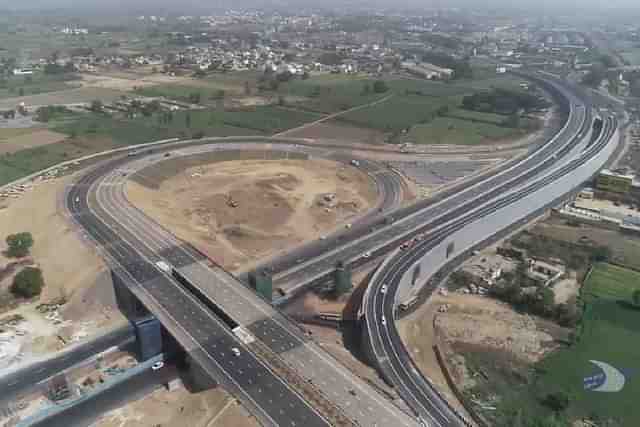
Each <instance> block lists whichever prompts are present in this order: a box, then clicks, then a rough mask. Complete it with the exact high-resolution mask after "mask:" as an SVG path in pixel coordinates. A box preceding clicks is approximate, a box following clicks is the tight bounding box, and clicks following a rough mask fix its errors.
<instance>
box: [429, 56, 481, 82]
mask: <svg viewBox="0 0 640 427" xmlns="http://www.w3.org/2000/svg"><path fill="white" fill-rule="evenodd" d="M422 60H423V61H424V62H428V63H430V64H433V65H437V66H438V67H443V68H450V69H452V70H453V78H454V79H470V78H473V69H472V68H471V64H470V63H469V60H467V59H456V58H454V57H453V56H451V55H447V54H445V53H438V52H429V53H426V54H424V55H422Z"/></svg>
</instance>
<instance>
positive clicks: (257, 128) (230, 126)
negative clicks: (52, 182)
mask: <svg viewBox="0 0 640 427" xmlns="http://www.w3.org/2000/svg"><path fill="white" fill-rule="evenodd" d="M187 116H188V117H189V119H187ZM318 118H319V116H318V115H317V114H313V113H308V112H301V111H289V110H285V109H281V108H278V107H270V106H265V107H255V108H252V109H250V110H243V111H221V112H217V111H209V110H195V111H190V112H186V111H180V112H177V113H174V115H173V120H172V122H171V123H162V122H159V121H158V117H150V118H145V117H142V118H137V119H131V120H129V119H117V118H112V117H109V116H106V115H101V114H93V113H87V114H79V115H74V116H73V117H71V118H68V119H66V120H64V121H61V122H58V123H51V127H52V130H53V131H55V133H58V134H65V135H69V138H68V139H66V140H64V141H63V142H58V143H55V144H49V145H43V146H38V147H33V148H28V149H23V150H20V151H17V152H13V153H7V154H4V155H0V185H1V184H6V183H8V182H11V181H13V180H15V179H18V178H21V177H23V176H26V175H28V174H30V173H33V172H36V171H39V170H41V169H44V168H47V167H49V166H53V165H55V164H57V163H60V162H63V161H66V160H72V159H74V158H78V157H82V156H85V155H89V154H93V153H98V152H101V151H105V150H109V149H113V148H118V147H124V146H128V145H135V144H142V143H145V142H152V141H158V140H161V139H167V138H186V137H192V136H194V135H197V136H202V137H204V136H245V135H246V136H251V135H269V134H274V133H277V132H280V131H283V130H286V129H289V128H292V127H297V126H300V125H302V124H303V123H306V122H309V121H313V120H316V119H318ZM1 145H2V144H1V143H0V147H1Z"/></svg>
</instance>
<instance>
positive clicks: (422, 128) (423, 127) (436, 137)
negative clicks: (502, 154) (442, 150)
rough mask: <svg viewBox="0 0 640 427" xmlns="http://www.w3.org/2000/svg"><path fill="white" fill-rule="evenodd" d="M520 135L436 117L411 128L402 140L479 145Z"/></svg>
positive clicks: (497, 126) (499, 127)
mask: <svg viewBox="0 0 640 427" xmlns="http://www.w3.org/2000/svg"><path fill="white" fill-rule="evenodd" d="M521 133H522V131H521V130H518V129H513V128H507V127H503V126H500V125H497V124H491V123H486V122H473V121H470V120H463V119H458V118H455V117H436V118H435V119H433V120H432V121H431V122H429V123H425V124H419V125H416V126H413V127H412V128H411V130H410V131H409V132H408V133H407V136H406V137H405V138H403V139H404V140H405V141H407V142H409V141H410V142H412V143H415V144H457V145H479V144H488V143H496V142H500V140H504V139H506V138H509V137H514V136H516V135H520V134H521Z"/></svg>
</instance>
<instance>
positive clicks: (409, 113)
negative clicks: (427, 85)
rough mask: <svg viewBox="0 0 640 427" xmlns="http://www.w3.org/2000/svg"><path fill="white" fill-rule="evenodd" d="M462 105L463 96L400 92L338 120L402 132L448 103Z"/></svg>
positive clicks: (450, 105) (431, 115) (342, 116)
mask: <svg viewBox="0 0 640 427" xmlns="http://www.w3.org/2000/svg"><path fill="white" fill-rule="evenodd" d="M458 104H460V98H459V97H432V96H422V95H404V94H398V95H394V96H393V97H392V98H390V99H389V100H387V101H385V102H382V103H380V104H376V105H373V106H370V107H365V108H362V109H359V110H355V111H351V112H348V113H346V114H344V115H341V116H339V117H338V118H337V119H336V120H338V121H340V122H345V123H349V124H353V125H356V126H362V127H369V128H374V129H379V130H383V131H387V132H399V131H401V130H403V129H408V128H410V127H411V126H413V125H415V124H420V123H427V122H429V121H431V120H432V119H433V116H434V114H435V111H436V110H437V109H438V108H440V107H442V106H444V105H447V106H449V107H450V108H454V107H456V106H457V105H458Z"/></svg>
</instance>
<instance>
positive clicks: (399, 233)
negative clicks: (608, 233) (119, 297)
mask: <svg viewBox="0 0 640 427" xmlns="http://www.w3.org/2000/svg"><path fill="white" fill-rule="evenodd" d="M533 79H534V80H535V79H537V81H539V82H540V84H541V85H543V86H545V87H546V88H547V90H548V91H549V92H551V93H553V94H554V96H555V97H556V99H558V100H559V102H560V103H561V104H562V105H564V106H565V107H566V109H567V111H568V118H567V121H566V123H565V126H564V127H563V128H562V129H561V130H560V131H559V132H558V133H557V134H556V135H555V136H554V137H553V138H552V139H551V140H549V141H548V142H546V143H545V144H543V145H541V146H539V147H536V148H535V149H533V150H531V152H529V153H528V155H526V156H525V157H523V158H519V159H515V160H512V161H510V162H508V163H506V164H504V165H502V166H501V167H500V168H499V169H498V170H497V171H494V173H493V174H492V175H491V176H489V175H482V176H479V177H477V178H475V179H474V180H472V181H471V182H470V183H465V184H464V185H462V186H459V187H456V188H455V189H452V190H450V191H449V192H445V193H443V194H441V195H440V196H439V197H438V198H437V199H435V200H430V201H427V202H422V203H419V204H418V205H416V206H413V207H410V208H406V209H402V210H400V211H397V212H394V214H393V216H394V219H395V220H396V222H395V223H393V224H391V225H389V224H387V222H388V221H385V219H384V218H381V216H380V215H376V213H377V212H369V214H367V215H365V216H364V217H363V218H362V219H361V221H360V222H359V224H357V225H356V224H354V226H353V228H352V229H351V230H347V231H346V232H339V233H335V234H334V235H333V236H330V237H329V238H327V239H326V240H323V241H317V242H312V243H311V244H308V245H304V246H303V247H301V248H299V249H297V250H294V251H293V252H292V253H290V254H288V255H287V256H285V257H283V258H281V259H277V260H274V261H273V262H272V263H271V268H272V270H273V271H274V272H276V273H280V275H279V277H277V279H278V280H279V281H283V280H286V281H290V282H292V283H293V284H294V285H295V286H308V285H310V284H313V282H314V280H316V279H317V278H319V277H321V276H323V275H326V271H327V269H329V271H330V270H331V269H332V268H333V267H334V265H335V262H336V261H337V260H338V259H339V260H349V261H350V262H351V263H352V264H354V265H357V264H358V263H359V262H362V261H363V260H362V257H361V255H362V254H363V253H364V252H365V251H368V250H371V251H373V252H374V255H375V256H379V255H382V254H385V253H388V252H389V251H391V250H392V249H393V248H394V247H395V246H397V245H398V242H399V239H402V238H405V236H407V235H411V234H413V233H416V232H418V230H420V229H429V228H432V229H433V228H438V227H446V226H448V225H449V224H450V223H451V221H455V220H456V218H458V217H459V216H460V215H463V214H467V213H469V212H476V213H478V212H480V210H476V209H469V204H473V205H475V206H476V207H477V208H478V209H481V207H482V206H485V205H488V204H492V203H493V202H494V201H495V199H496V198H497V197H498V196H504V195H505V194H506V195H509V194H515V193H516V192H517V191H520V190H521V189H523V188H525V187H526V186H527V185H528V184H529V183H530V182H537V181H539V180H540V179H543V177H544V176H546V175H548V174H551V173H554V171H562V170H564V169H563V168H564V166H565V165H567V164H569V163H567V162H568V161H569V160H568V159H569V158H571V157H573V155H574V154H575V153H578V152H582V151H583V150H584V148H585V147H584V145H585V144H584V141H585V140H586V139H588V137H589V135H590V131H591V122H592V116H591V114H592V113H591V108H590V106H589V105H586V104H584V103H582V102H581V100H580V98H579V97H578V96H577V95H576V94H575V93H573V91H572V90H569V89H566V88H564V87H563V86H562V85H561V84H559V83H557V82H553V81H551V80H547V79H545V80H542V79H539V78H533ZM233 141H235V142H236V143H237V144H233V143H228V144H218V145H215V144H213V145H203V144H204V143H205V141H192V142H188V143H182V144H178V143H176V144H175V145H174V146H173V147H163V148H160V149H157V148H154V149H153V151H152V152H149V151H147V152H145V153H137V154H136V155H132V156H125V157H120V158H115V159H112V160H109V161H106V162H103V163H100V164H98V165H97V166H96V167H94V168H93V169H91V170H90V171H89V172H88V173H86V174H85V175H83V176H82V177H81V178H80V179H79V180H78V181H77V182H76V183H74V184H73V185H72V186H71V187H70V188H69V189H68V192H67V197H66V204H67V209H68V211H69V212H70V214H71V217H72V218H73V220H74V221H76V222H77V224H78V225H80V226H81V227H82V229H84V232H85V233H86V234H87V236H88V237H89V238H91V239H92V240H93V241H94V243H95V244H96V245H97V246H98V247H99V248H100V249H101V250H102V251H103V253H104V256H105V257H106V258H107V259H108V260H109V261H110V263H111V265H112V266H113V269H114V272H115V273H116V274H117V275H118V277H120V278H121V279H122V280H123V281H124V282H125V283H126V284H127V286H128V287H129V289H130V290H131V291H132V292H133V293H134V294H135V295H136V297H137V298H138V299H139V300H140V301H141V302H142V303H143V304H144V305H145V306H146V307H147V308H148V309H149V310H150V311H151V312H152V313H153V314H154V315H155V316H156V317H157V318H158V319H159V320H160V321H161V322H162V323H163V325H164V326H165V327H166V328H167V330H169V331H170V332H171V333H172V334H173V335H174V336H175V338H176V339H177V340H178V342H180V343H181V345H182V346H183V347H184V348H185V349H186V351H187V352H188V353H189V354H190V355H191V357H192V358H193V359H194V360H195V361H196V362H197V363H198V364H199V365H200V366H202V368H203V369H204V370H205V372H207V374H209V375H210V376H211V377H212V378H214V379H216V380H217V381H218V382H219V383H220V384H222V385H223V386H224V387H225V388H226V389H227V390H229V391H230V392H231V393H232V394H234V395H235V396H236V397H237V398H238V399H239V400H240V401H242V402H243V404H245V406H246V407H247V408H248V409H249V410H250V411H251V412H252V413H253V414H254V415H255V416H256V417H257V418H258V419H259V421H260V422H261V423H262V424H263V425H266V426H272V425H273V426H275V425H279V426H305V427H314V426H325V425H329V424H330V421H329V420H328V419H327V418H325V414H326V411H325V412H323V413H322V414H321V413H320V412H319V411H318V410H317V408H314V406H313V405H311V404H309V402H308V401H307V400H305V399H306V398H308V396H305V397H303V396H301V395H300V394H299V392H298V390H299V388H294V387H292V386H291V384H290V382H289V379H288V380H287V381H285V380H284V379H282V378H281V377H280V376H281V374H280V373H277V372H275V371H274V370H273V369H272V368H273V367H274V366H273V365H272V364H271V363H267V362H265V360H268V359H265V357H264V354H262V355H261V356H258V354H260V352H258V351H257V349H256V347H253V346H245V345H244V344H242V343H241V342H239V340H238V339H237V338H236V336H235V335H234V334H233V333H231V330H230V327H229V324H228V322H232V323H234V324H238V325H241V326H243V327H245V328H246V329H247V330H248V331H250V332H251V333H252V334H253V335H254V336H255V337H256V338H257V340H258V342H260V344H261V345H263V346H264V347H265V348H266V349H267V350H268V352H270V353H271V354H275V355H278V357H279V360H280V361H282V363H284V364H285V365H286V366H287V368H288V369H290V370H291V371H292V372H295V373H296V374H297V375H298V376H299V377H300V378H302V379H304V381H306V382H308V383H309V384H313V387H314V388H315V389H316V390H317V392H318V395H320V396H322V399H321V400H323V401H325V402H326V401H331V402H333V404H335V405H336V407H337V408H338V410H339V411H340V412H341V413H342V414H344V415H346V417H347V418H349V419H351V420H353V421H354V422H355V423H357V424H358V425H360V426H380V427H382V426H414V425H417V424H418V422H417V421H416V419H414V418H412V417H410V416H408V415H407V414H405V413H404V412H402V411H400V410H399V409H398V408H397V407H396V406H395V405H393V404H391V403H390V402H388V401H387V400H386V399H385V398H383V397H382V396H380V394H379V393H377V392H376V391H375V390H373V389H372V388H371V387H370V386H369V385H368V384H366V383H364V382H363V381H361V380H359V379H358V378H357V377H355V376H354V375H353V373H351V372H350V371H348V370H347V369H345V368H344V367H343V366H342V365H340V364H339V363H337V362H336V361H335V360H333V359H332V358H331V357H330V356H329V355H327V354H326V353H325V352H324V351H323V350H322V349H320V348H318V346H317V345H315V344H314V343H313V342H312V341H311V340H309V339H308V338H307V337H306V336H305V335H304V334H303V333H302V331H301V330H300V329H298V328H297V326H296V325H295V324H294V323H293V322H291V321H289V319H287V318H286V317H285V316H283V315H282V314H281V313H280V312H278V311H277V310H275V309H274V308H273V307H272V306H271V305H270V304H267V303H266V302H265V301H263V300H261V299H260V298H258V297H257V296H256V295H255V294H253V293H252V292H251V291H250V290H249V289H247V288H246V287H244V286H242V285H241V283H240V282H239V281H238V280H237V279H236V278H234V277H233V276H231V275H229V274H228V273H226V272H225V271H223V270H221V269H219V268H216V267H212V266H210V265H208V264H207V263H206V262H205V261H206V260H205V259H204V257H202V256H201V254H199V253H197V251H195V250H194V249H193V248H192V247H190V246H189V245H187V244H184V243H183V242H181V241H179V240H178V239H176V238H175V237H174V236H173V235H171V234H170V233H169V232H168V231H167V230H165V229H163V228H162V227H161V226H160V225H158V224H156V223H155V222H153V221H152V220H151V219H149V218H148V217H146V216H145V215H144V214H143V213H142V212H140V211H139V210H137V209H136V208H135V207H133V206H132V205H131V204H130V203H129V202H128V201H127V200H126V197H125V196H124V191H123V184H124V182H125V180H126V179H127V178H128V177H129V176H130V175H131V174H132V173H135V174H137V176H141V175H143V174H144V169H145V167H147V166H149V165H150V164H152V163H155V162H159V161H163V159H166V154H164V153H166V152H167V151H168V150H173V151H171V154H169V156H170V157H175V156H188V155H193V154H194V153H195V152H197V151H198V150H202V151H207V150H211V151H216V150H224V149H235V150H239V151H242V150H245V149H256V144H251V143H247V144H242V143H240V142H239V141H238V140H237V139H234V140H233ZM262 143H263V144H264V141H262ZM223 145H224V147H223ZM267 145H268V147H267V149H275V150H276V151H277V150H290V151H292V152H296V151H297V152H300V151H306V152H313V153H314V154H316V155H317V154H318V152H317V151H314V150H317V148H311V147H302V146H300V145H293V146H290V147H286V148H284V145H281V144H273V145H270V144H267ZM158 150H160V151H158ZM321 152H322V151H321ZM325 154H326V153H325ZM332 155H334V156H338V160H341V161H350V158H347V157H346V155H341V154H339V152H337V151H336V152H334V153H333V154H332ZM361 167H362V168H363V169H365V170H366V171H367V172H368V173H369V174H370V175H372V176H374V178H377V179H376V185H377V186H378V190H379V192H380V194H381V199H380V204H379V207H378V209H380V210H382V211H383V212H387V211H389V210H390V209H391V208H392V207H393V206H395V205H396V204H397V203H398V201H399V193H400V189H399V186H400V185H401V182H400V179H399V177H397V176H395V175H394V174H392V173H391V174H390V173H389V172H388V171H380V170H376V167H377V165H376V164H375V163H372V162H361ZM464 217H465V216H464V215H463V218H464ZM425 224H426V225H425ZM158 261H165V262H168V263H169V264H171V265H172V266H173V267H174V268H175V271H176V272H177V273H178V274H179V275H180V276H181V277H182V278H183V280H186V281H187V282H189V284H190V287H189V288H188V289H187V286H183V285H184V283H183V284H180V283H179V282H178V281H177V280H176V279H175V278H174V276H170V275H167V274H165V273H163V272H161V271H160V270H159V269H158V268H156V267H155V263H156V262H158ZM297 283H300V284H301V285H298V284H297ZM394 292H395V290H394ZM394 295H395V293H394ZM374 305H375V304H374ZM214 309H215V310H218V311H217V312H220V311H222V312H224V314H225V315H224V316H223V317H219V316H217V315H215V314H214V312H216V311H215V310H214ZM392 317H393V316H391V318H392ZM372 319H375V317H372ZM223 320H225V321H224V322H223ZM378 320H380V319H378ZM369 321H370V322H373V320H369ZM225 322H226V323H225ZM390 323H391V324H393V322H390ZM374 326H375V325H374ZM377 326H380V325H377ZM397 345H398V343H393V346H394V347H393V348H394V349H395V348H397ZM400 345H401V343H400ZM233 347H236V348H238V349H240V352H239V355H235V354H234V352H233V351H231V349H232V348H233ZM272 361H273V360H272ZM415 374H416V375H417V374H418V373H417V371H416V372H415ZM403 384H404V383H399V385H403ZM419 389H420V387H418V389H413V390H409V391H410V393H407V392H406V391H405V390H404V389H403V388H401V389H400V392H401V395H402V396H403V397H404V398H405V399H406V402H407V403H408V404H409V405H410V406H411V408H412V409H414V410H415V408H416V406H414V405H413V403H414V402H413V400H412V398H413V399H415V400H417V401H418V403H419V405H427V404H426V403H424V402H423V401H422V400H421V399H422V398H421V396H420V390H419ZM429 399H435V398H434V397H433V396H431V397H430V398H429ZM325 409H326V408H325ZM423 409H424V410H418V411H416V413H417V414H419V415H420V417H421V418H422V419H423V420H425V421H426V422H427V423H429V424H433V425H457V422H458V421H459V419H458V418H457V417H455V416H452V415H451V413H450V412H447V411H448V410H450V409H449V407H448V405H447V404H446V402H444V401H442V399H439V400H434V402H431V403H430V404H429V405H427V406H424V407H423ZM447 422H448V423H451V424H446V423H447ZM438 423H440V424H438Z"/></svg>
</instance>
